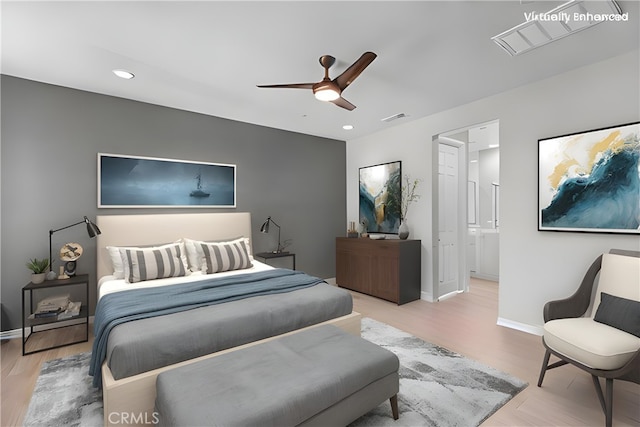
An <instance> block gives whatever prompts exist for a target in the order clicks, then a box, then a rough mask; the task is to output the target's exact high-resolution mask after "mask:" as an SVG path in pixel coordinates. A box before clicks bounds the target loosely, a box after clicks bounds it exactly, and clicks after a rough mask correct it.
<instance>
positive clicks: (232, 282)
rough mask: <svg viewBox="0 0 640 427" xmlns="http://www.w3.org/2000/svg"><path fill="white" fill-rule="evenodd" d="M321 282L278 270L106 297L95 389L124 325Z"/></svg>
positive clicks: (94, 359)
mask: <svg viewBox="0 0 640 427" xmlns="http://www.w3.org/2000/svg"><path fill="white" fill-rule="evenodd" d="M322 281H323V280H322V279H319V278H317V277H313V276H309V275H308V274H305V273H302V272H300V271H293V270H288V269H284V268H278V269H274V270H267V271H260V272H257V273H247V274H240V275H236V276H229V277H222V278H210V279H205V280H199V281H195V282H190V283H182V284H177V285H170V286H159V287H155V288H147V289H131V290H128V291H122V292H116V293H113V294H107V295H105V296H103V297H102V298H100V301H99V302H98V306H97V307H96V314H95V319H94V335H95V340H94V342H93V352H92V354H91V363H90V365H89V375H93V385H94V387H102V371H101V366H102V363H103V362H104V360H105V359H106V356H107V341H108V339H109V333H110V332H111V330H112V329H113V328H114V327H116V326H118V325H119V324H121V323H125V322H130V321H132V320H138V319H146V318H149V317H155V316H162V315H165V314H171V313H178V312H180V311H186V310H191V309H194V308H198V307H204V306H207V305H213V304H220V303H224V302H229V301H235V300H239V299H243V298H250V297H254V296H259V295H269V294H278V293H283V292H290V291H294V290H297V289H303V288H308V287H311V286H314V285H317V284H318V283H321V282H322Z"/></svg>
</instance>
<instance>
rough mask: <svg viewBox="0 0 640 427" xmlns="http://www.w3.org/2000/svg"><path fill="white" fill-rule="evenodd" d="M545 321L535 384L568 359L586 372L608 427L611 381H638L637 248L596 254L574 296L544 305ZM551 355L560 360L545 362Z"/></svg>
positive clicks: (639, 301)
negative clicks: (601, 381)
mask: <svg viewBox="0 0 640 427" xmlns="http://www.w3.org/2000/svg"><path fill="white" fill-rule="evenodd" d="M598 273H599V278H598V277H597V276H598ZM594 286H596V287H597V289H596V290H595V292H593V287H594ZM603 293H604V295H603ZM612 296H613V297H612ZM592 300H593V304H591V303H592ZM590 307H592V308H591V309H590ZM589 309H590V310H589ZM544 321H545V324H544V335H543V338H542V343H543V344H544V346H545V348H546V352H545V356H544V361H543V364H542V369H541V371H540V378H539V380H538V387H541V386H542V381H543V379H544V375H545V373H546V371H547V370H548V369H553V368H557V367H559V366H563V365H566V364H568V363H570V364H572V365H574V366H576V367H578V368H580V369H582V370H584V371H586V372H588V373H589V374H591V377H592V379H593V384H594V386H595V389H596V393H597V395H598V399H599V400H600V404H601V405H602V409H603V411H604V413H605V423H606V426H607V427H610V426H611V424H612V422H613V380H614V379H619V380H624V381H632V382H635V383H637V384H640V252H636V251H624V250H618V249H612V250H611V251H610V252H609V253H608V254H603V255H601V256H599V257H598V258H597V259H596V260H595V261H594V262H593V264H591V267H589V269H588V270H587V273H586V274H585V276H584V279H583V280H582V284H581V285H580V288H579V289H578V290H577V291H576V293H575V294H574V295H572V296H571V297H569V298H567V299H563V300H558V301H550V302H548V303H547V304H546V305H545V307H544ZM603 322H604V323H603ZM621 328H622V329H621ZM552 354H553V355H554V356H556V357H558V358H559V359H560V360H559V361H557V362H555V363H552V364H549V358H550V356H551V355H552ZM600 378H604V379H605V383H606V390H605V393H606V394H603V392H602V387H601V385H600Z"/></svg>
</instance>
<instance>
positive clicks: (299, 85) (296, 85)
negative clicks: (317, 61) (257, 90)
mask: <svg viewBox="0 0 640 427" xmlns="http://www.w3.org/2000/svg"><path fill="white" fill-rule="evenodd" d="M314 84H315V83H291V84H282V85H256V86H257V87H261V88H285V89H313V85H314Z"/></svg>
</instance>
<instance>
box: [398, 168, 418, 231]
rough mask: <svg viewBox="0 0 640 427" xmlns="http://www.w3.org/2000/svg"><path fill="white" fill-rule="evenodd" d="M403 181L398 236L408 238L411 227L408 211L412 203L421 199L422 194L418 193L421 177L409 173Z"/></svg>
mask: <svg viewBox="0 0 640 427" xmlns="http://www.w3.org/2000/svg"><path fill="white" fill-rule="evenodd" d="M403 178H404V179H403V182H402V196H401V204H400V228H399V229H398V237H400V238H401V239H406V238H407V237H409V227H408V226H407V212H408V211H409V206H411V203H413V202H415V201H417V200H418V199H420V194H418V193H417V190H418V185H419V184H420V180H419V179H417V178H416V179H411V178H410V177H409V175H405V176H404V177H403Z"/></svg>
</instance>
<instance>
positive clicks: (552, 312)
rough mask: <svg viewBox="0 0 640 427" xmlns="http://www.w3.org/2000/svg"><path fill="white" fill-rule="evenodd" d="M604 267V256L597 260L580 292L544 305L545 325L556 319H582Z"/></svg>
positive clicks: (586, 276)
mask: <svg viewBox="0 0 640 427" xmlns="http://www.w3.org/2000/svg"><path fill="white" fill-rule="evenodd" d="M601 265H602V255H600V256H599V257H598V258H596V260H595V261H593V263H592V264H591V266H590V267H589V269H588V270H587V272H586V273H585V275H584V278H583V279H582V283H580V287H579V288H578V290H577V291H576V292H575V293H574V294H573V295H571V296H570V297H568V298H565V299H561V300H555V301H549V302H548V303H546V304H545V305H544V311H543V315H544V321H545V323H546V322H548V321H550V320H555V319H565V318H568V317H580V316H582V315H584V313H586V311H587V309H588V308H589V304H590V303H591V294H592V292H593V285H594V282H595V279H596V276H597V275H598V272H599V271H600V267H601Z"/></svg>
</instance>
